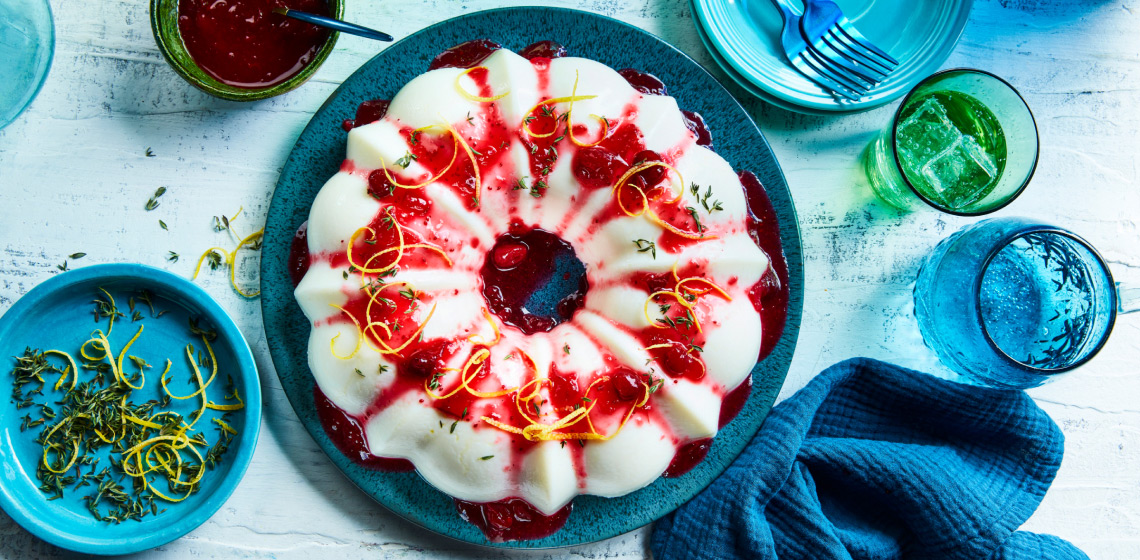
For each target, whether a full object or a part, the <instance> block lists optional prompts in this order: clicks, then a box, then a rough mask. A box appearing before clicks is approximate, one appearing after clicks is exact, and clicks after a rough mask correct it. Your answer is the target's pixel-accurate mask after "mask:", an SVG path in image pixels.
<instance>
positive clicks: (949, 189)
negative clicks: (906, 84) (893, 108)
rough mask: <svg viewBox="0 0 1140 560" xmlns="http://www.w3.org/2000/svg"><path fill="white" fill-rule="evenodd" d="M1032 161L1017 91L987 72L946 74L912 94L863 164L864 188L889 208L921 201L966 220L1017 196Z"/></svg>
mask: <svg viewBox="0 0 1140 560" xmlns="http://www.w3.org/2000/svg"><path fill="white" fill-rule="evenodd" d="M1011 98H1012V99H1015V100H1016V101H1017V102H1018V103H1017V104H1013V103H1011V101H1012V99H1011ZM1018 109H1020V110H1018ZM999 115H1000V116H999ZM1003 121H1006V122H1007V124H1008V125H1009V126H1007V127H1004V128H1003V126H1002V123H1003ZM1027 123H1028V130H1029V131H1030V132H1031V134H1027V133H1025V130H1026V124H1027ZM1007 128H1008V129H1011V130H1012V131H1013V132H1014V133H1015V134H1016V136H1015V137H1014V138H1013V139H1012V140H1010V139H1008V138H1007V130H1006V129H1007ZM1011 156H1013V157H1012V158H1011ZM1011 161H1012V163H1013V164H1012V165H1011V164H1010V163H1011ZM1036 162H1037V130H1036V125H1035V124H1034V123H1033V117H1032V114H1031V113H1030V112H1029V108H1028V107H1026V106H1025V103H1024V101H1021V97H1020V96H1018V95H1017V92H1016V91H1014V90H1013V88H1011V87H1009V86H1008V84H1006V83H1005V82H1003V81H1001V80H1000V79H998V78H996V77H994V76H991V75H989V74H985V73H981V72H977V71H973V70H952V71H948V72H942V73H939V74H935V75H934V76H932V77H930V78H927V80H925V81H923V83H921V84H919V86H917V87H916V88H915V89H914V90H913V91H911V93H910V94H909V95H908V96H907V98H906V100H904V101H903V105H902V106H901V107H900V108H899V111H898V112H897V113H896V115H895V119H894V121H893V123H892V126H891V127H889V128H888V129H887V130H885V131H883V133H882V134H880V135H879V136H878V137H877V138H876V139H875V140H874V141H873V142H872V143H871V145H870V146H869V147H868V148H867V151H866V152H865V154H864V162H863V164H864V167H865V171H866V173H867V177H868V179H869V180H870V182H871V188H872V189H873V190H874V191H875V193H876V194H878V195H879V197H880V198H882V199H883V200H884V201H885V202H887V203H888V204H891V205H892V206H896V207H898V208H901V209H912V208H915V207H919V206H921V204H916V202H918V201H920V200H921V201H922V202H925V203H926V204H928V205H930V206H933V207H934V208H937V209H939V210H942V211H944V212H949V213H953V214H965V215H973V214H984V213H987V212H990V211H993V210H996V209H997V208H1000V207H1001V206H1004V205H1005V204H1007V203H1008V202H1009V201H1010V200H1012V199H1013V198H1014V197H1016V195H1017V194H1018V193H1020V191H1021V190H1022V189H1023V188H1024V186H1025V184H1026V183H1027V182H1028V180H1029V177H1030V176H1032V173H1033V169H1034V168H1035V167H1036Z"/></svg>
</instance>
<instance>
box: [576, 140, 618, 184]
mask: <svg viewBox="0 0 1140 560" xmlns="http://www.w3.org/2000/svg"><path fill="white" fill-rule="evenodd" d="M570 163H571V169H572V170H573V171H574V177H575V178H577V179H578V182H579V183H580V184H581V185H582V186H583V187H586V188H592V189H599V188H603V187H609V186H612V185H613V182H614V181H615V180H616V179H617V175H618V173H617V171H618V169H619V168H621V167H622V165H623V164H624V163H625V162H624V161H622V159H621V158H620V157H618V155H617V154H615V153H613V152H611V151H609V150H607V149H605V148H602V147H599V146H590V147H588V148H582V149H580V150H578V152H577V153H575V154H574V159H573V161H571V162H570Z"/></svg>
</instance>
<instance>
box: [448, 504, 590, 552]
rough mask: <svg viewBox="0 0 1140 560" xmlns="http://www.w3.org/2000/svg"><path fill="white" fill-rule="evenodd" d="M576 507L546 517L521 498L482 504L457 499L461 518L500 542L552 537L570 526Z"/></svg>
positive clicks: (569, 506) (564, 507)
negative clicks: (567, 525)
mask: <svg viewBox="0 0 1140 560" xmlns="http://www.w3.org/2000/svg"><path fill="white" fill-rule="evenodd" d="M573 507H574V504H573V503H569V504H566V505H565V506H563V507H562V509H560V510H558V511H556V512H554V515H543V514H542V512H540V511H538V510H537V509H535V508H534V506H532V505H530V504H529V503H527V502H526V500H523V499H521V498H507V499H505V500H499V501H497V502H487V503H482V504H479V503H475V502H467V501H463V500H455V508H456V509H458V510H459V516H460V517H462V518H463V520H464V521H467V522H469V523H471V524H472V525H474V526H476V527H478V528H479V530H481V531H483V534H484V535H486V536H487V540H489V541H491V542H496V543H500V542H506V541H526V540H534V539H541V538H543V537H549V536H550V535H553V534H554V533H556V532H558V530H559V529H561V528H562V526H563V525H565V524H566V520H567V519H568V518H569V517H570V510H572V509H573Z"/></svg>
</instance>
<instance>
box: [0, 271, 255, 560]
mask: <svg viewBox="0 0 1140 560" xmlns="http://www.w3.org/2000/svg"><path fill="white" fill-rule="evenodd" d="M98 287H103V288H104V289H106V290H108V291H109V292H111V295H112V296H114V297H115V299H116V306H117V307H119V309H120V310H122V311H124V312H125V313H126V314H127V317H126V318H120V319H118V320H116V321H115V326H114V327H113V328H112V331H111V337H110V339H111V348H112V349H116V348H122V347H123V344H124V343H126V341H128V340H130V337H132V336H134V333H135V332H136V331H137V330H138V327H137V325H138V324H142V325H144V326H145V327H146V330H144V331H143V334H142V336H140V337H139V340H138V341H137V342H136V343H135V345H134V346H133V347H132V348H131V354H133V355H137V356H139V357H140V358H143V359H145V360H146V361H147V362H149V363H151V364H154V365H155V369H152V370H149V371H148V374H147V379H146V383H145V385H144V386H143V388H142V389H140V390H136V391H134V393H133V396H132V400H133V401H136V402H142V401H145V400H149V399H157V398H159V394H160V392H161V389H160V388H159V384H158V375H157V373H156V372H155V370H158V372H159V373H160V372H161V369H160V368H161V364H162V363H163V361H164V360H165V359H166V358H168V357H169V358H170V359H171V360H173V361H174V364H175V367H174V368H172V369H171V372H172V375H173V374H174V373H184V371H185V370H184V369H182V368H185V365H184V364H185V354H184V350H183V348H184V347H185V345H186V343H187V342H192V340H191V335H190V333H189V327H188V318H189V317H198V318H199V324H200V325H201V326H202V327H206V326H207V325H208V326H210V327H212V328H214V329H215V330H217V331H218V338H217V339H216V340H215V341H214V343H213V344H214V352H215V354H216V356H217V361H218V378H217V379H216V380H215V381H214V383H221V385H217V388H215V386H214V385H211V388H210V396H211V397H213V399H212V400H215V401H216V402H219V403H221V402H224V401H222V399H221V397H220V392H221V391H220V389H221V388H222V387H224V385H225V383H226V377H225V376H224V375H225V374H230V375H232V376H233V381H234V386H235V387H236V388H237V390H238V392H239V394H240V395H241V397H242V399H244V401H245V408H244V409H242V410H241V411H239V412H236V413H231V415H230V416H229V417H228V418H227V419H226V421H227V423H229V424H230V425H231V426H233V427H234V428H235V429H237V431H238V435H237V436H236V437H235V438H234V441H233V443H231V444H230V448H229V451H228V452H227V453H226V454H225V455H223V456H222V461H221V462H220V463H219V464H218V465H216V466H215V467H214V468H213V469H211V470H209V471H208V472H207V473H206V475H205V477H203V479H202V483H201V486H200V489H199V491H198V492H197V493H195V494H193V495H192V496H190V497H189V498H187V499H186V500H184V501H182V502H179V503H166V502H162V501H161V500H155V503H156V504H158V506H159V508H166V509H167V511H166V512H163V513H160V514H159V515H157V516H153V515H148V516H146V517H144V518H143V519H142V521H127V522H125V523H121V524H112V523H107V522H102V521H96V520H95V518H94V517H92V515H91V513H90V512H89V511H88V510H87V507H86V505H85V504H84V503H83V502H82V501H81V498H80V496H81V495H82V494H81V493H79V492H76V491H75V490H73V489H72V488H71V487H68V488H67V489H66V490H65V492H64V497H63V498H61V499H58V500H53V501H48V500H47V499H45V498H46V495H45V494H44V493H42V492H41V491H40V490H39V481H38V480H37V479H36V474H35V473H36V466H37V464H38V463H39V461H40V454H41V453H42V447H41V446H40V445H39V444H37V443H35V442H34V441H33V439H34V438H35V437H36V435H38V434H39V432H40V428H33V429H30V430H27V431H23V432H21V431H20V424H21V421H22V418H23V416H24V415H25V414H27V413H28V412H29V410H31V409H27V408H25V409H19V410H17V409H16V406H15V404H14V403H13V402H12V399H11V398H10V396H9V395H10V391H11V389H10V387H11V386H10V384H9V383H10V382H11V376H10V375H9V374H8V372H9V371H10V370H11V367H12V365H13V362H12V359H11V357H12V356H17V355H22V354H23V352H24V349H25V348H26V347H29V346H30V347H32V348H40V349H44V350H47V349H49V348H55V349H60V350H64V351H67V352H68V353H71V354H72V355H76V354H77V352H78V349H79V345H80V344H82V343H83V342H84V341H85V340H87V339H88V337H89V333H90V332H91V331H92V330H94V329H95V328H103V329H106V325H107V322H106V320H102V321H101V322H100V323H99V324H98V325H96V323H95V322H94V321H93V316H92V312H91V311H92V309H93V304H92V300H93V299H94V298H95V296H96V295H97V294H98V292H97V288H98ZM144 289H145V290H149V291H150V292H151V293H153V294H154V295H155V296H156V297H154V304H155V308H156V310H167V313H166V314H165V315H163V316H162V317H160V318H158V319H153V318H150V310H149V309H148V308H147V307H146V306H145V305H144V304H141V303H139V304H136V307H135V309H136V310H140V311H141V312H142V313H143V315H144V317H146V318H145V319H143V320H142V321H141V323H132V322H131V320H130V312H129V311H127V301H126V300H127V298H128V297H130V296H131V295H133V294H135V293H136V292H138V291H139V290H144ZM196 347H199V348H200V347H201V344H197V345H196ZM179 356H181V357H182V360H181V361H179V359H178V358H179ZM0 357H2V358H0V363H2V364H3V366H2V368H0V369H3V370H4V371H3V373H0V378H3V379H4V383H2V384H0V387H3V389H0V390H2V391H3V394H0V401H2V402H0V469H2V472H0V507H3V508H4V511H5V512H7V513H8V515H9V516H11V517H12V519H14V520H15V521H16V522H17V523H19V524H20V525H22V526H23V527H24V528H25V529H27V530H28V531H30V532H31V533H32V534H34V535H36V536H37V537H39V538H41V539H43V540H45V541H47V542H49V543H51V544H54V545H56V546H60V547H63V548H66V549H70V550H75V551H78V552H87V553H93V554H129V553H132V552H138V551H141V550H146V549H149V548H154V547H156V546H159V545H162V544H166V543H168V542H170V541H172V540H174V539H177V538H178V537H181V536H182V535H185V534H186V533H188V532H190V531H191V530H193V529H194V528H195V527H197V526H199V525H201V524H202V523H203V522H205V521H206V520H207V519H209V518H210V516H211V515H213V514H214V513H215V512H216V511H218V509H219V508H221V507H222V504H223V503H225V501H226V499H228V498H229V497H230V494H232V493H233V491H234V489H235V488H237V485H238V482H239V481H240V480H241V478H242V475H244V474H245V470H246V468H247V467H248V466H249V462H250V459H252V458H253V449H254V447H255V446H256V445H257V434H258V431H259V430H260V427H261V384H260V383H259V381H258V376H257V367H256V366H255V365H254V361H253V354H252V353H251V352H250V350H249V346H247V345H246V342H245V338H243V337H242V334H241V331H239V330H238V328H237V325H235V324H234V322H233V321H232V320H231V319H230V318H229V316H228V315H226V312H225V311H223V310H222V308H221V306H219V305H218V304H217V302H215V301H214V300H213V299H211V298H210V296H209V295H208V294H207V293H206V292H205V291H203V290H202V289H201V288H199V287H198V286H196V285H194V284H192V283H190V282H189V281H188V280H185V279H183V278H181V277H179V276H175V275H173V274H171V273H169V272H166V271H163V270H159V269H157V268H151V267H149V266H144V265H140V264H101V265H93V266H87V267H83V268H78V269H75V270H72V271H69V272H65V273H63V274H60V275H57V276H54V277H52V278H49V279H48V280H46V281H45V282H43V283H42V284H40V285H38V286H36V287H35V288H33V289H32V290H31V291H30V292H28V293H27V294H25V295H24V297H22V298H20V300H19V301H17V302H16V304H15V305H13V306H12V308H11V309H9V310H8V311H7V312H6V313H5V314H4V315H3V316H2V317H0ZM53 362H54V360H53ZM85 374H88V372H86V371H85V370H83V371H82V373H80V377H79V379H80V381H83V380H86V379H89V378H90V377H85V376H84V375H85ZM170 379H172V382H171V383H170V388H171V391H172V392H174V393H175V394H189V393H192V392H193V391H194V389H193V388H191V387H192V386H191V385H190V384H189V379H188V377H186V378H184V377H182V376H172V377H171V378H170ZM54 382H55V378H54V376H53V378H52V379H49V380H48V384H47V385H45V388H44V394H45V396H46V397H48V399H50V400H57V397H56V395H57V393H53V391H51V385H52V384H54ZM39 400H43V399H37V401H39ZM172 402H173V403H176V404H172V405H171V407H172V408H173V409H174V410H175V411H178V412H181V413H183V414H184V415H185V414H186V413H188V412H189V411H190V409H191V406H192V405H190V404H188V401H187V404H186V405H185V406H183V407H179V405H178V403H180V401H172ZM56 408H57V410H58V407H56ZM219 415H220V413H218V412H214V411H208V412H207V413H206V414H205V415H204V416H203V418H202V420H201V421H200V422H199V426H203V427H201V428H200V431H201V432H202V433H203V434H204V435H205V436H206V439H207V440H208V441H210V443H211V444H212V443H213V442H214V441H216V439H217V437H218V436H217V432H216V431H215V429H214V428H215V427H216V426H215V425H213V423H212V422H211V421H210V418H213V417H217V416H219ZM202 423H206V424H202ZM204 426H209V427H204ZM196 428H197V426H196ZM105 457H106V454H105V453H104V455H103V458H100V460H99V467H98V468H99V470H102V468H103V467H105V466H107V465H108V461H107V459H106V458H105ZM85 472H86V471H85ZM122 482H123V483H124V485H126V484H130V482H129V479H128V480H124V481H122ZM159 488H160V489H162V490H164V491H165V486H160V487H159ZM88 489H89V488H88ZM106 509H107V508H106V505H105V504H104V505H103V507H102V510H103V511H104V512H106Z"/></svg>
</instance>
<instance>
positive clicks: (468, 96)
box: [455, 66, 511, 103]
mask: <svg viewBox="0 0 1140 560" xmlns="http://www.w3.org/2000/svg"><path fill="white" fill-rule="evenodd" d="M480 69H482V70H486V71H487V73H488V74H490V73H491V69H490V68H487V67H486V66H474V67H471V68H468V69H466V70H464V71H462V72H460V73H459V75H458V76H456V77H455V89H456V90H458V91H459V95H462V96H463V97H464V98H466V99H467V100H468V101H475V102H478V103H490V102H492V101H498V100H500V99H502V98H504V97H506V96H508V95H510V94H511V92H510V91H509V90H508V91H505V92H503V93H500V94H499V95H496V96H493V97H482V96H478V95H472V94H471V93H468V92H467V90H465V89H463V86H462V85H460V84H459V81H460V80H462V79H463V77H464V76H466V75H468V74H470V73H472V72H474V71H476V70H480Z"/></svg>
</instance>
